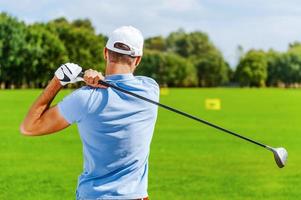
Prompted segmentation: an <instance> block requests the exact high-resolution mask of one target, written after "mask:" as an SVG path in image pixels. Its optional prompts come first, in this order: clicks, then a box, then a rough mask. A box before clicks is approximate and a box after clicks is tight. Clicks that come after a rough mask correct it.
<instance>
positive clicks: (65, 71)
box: [55, 63, 83, 86]
mask: <svg viewBox="0 0 301 200" xmlns="http://www.w3.org/2000/svg"><path fill="white" fill-rule="evenodd" d="M81 72H82V67H80V66H79V65H77V64H74V63H66V64H63V65H61V66H60V67H59V68H58V69H57V70H56V72H55V76H56V77H57V78H58V79H59V80H60V83H61V85H63V86H64V85H67V84H68V83H75V82H78V81H83V78H81V77H78V75H79V74H80V73H81Z"/></svg>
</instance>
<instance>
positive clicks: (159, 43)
mask: <svg viewBox="0 0 301 200" xmlns="http://www.w3.org/2000/svg"><path fill="white" fill-rule="evenodd" d="M144 48H145V49H149V50H157V51H166V50H167V46H166V41H165V38H163V37H162V36H156V37H151V38H148V39H146V40H145V41H144Z"/></svg>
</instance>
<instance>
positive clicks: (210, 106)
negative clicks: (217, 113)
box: [205, 99, 221, 110]
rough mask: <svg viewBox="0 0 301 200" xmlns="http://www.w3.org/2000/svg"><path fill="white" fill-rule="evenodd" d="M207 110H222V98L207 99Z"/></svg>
mask: <svg viewBox="0 0 301 200" xmlns="http://www.w3.org/2000/svg"><path fill="white" fill-rule="evenodd" d="M205 108H206V110H220V109H221V100H220V99H206V100H205Z"/></svg>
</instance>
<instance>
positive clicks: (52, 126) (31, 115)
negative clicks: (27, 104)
mask: <svg viewBox="0 0 301 200" xmlns="http://www.w3.org/2000/svg"><path fill="white" fill-rule="evenodd" d="M61 88H62V85H61V83H60V81H59V79H58V78H57V77H54V78H53V79H52V80H51V81H50V83H49V84H48V86H47V87H46V89H45V90H44V91H43V93H42V94H41V95H40V96H39V97H38V99H37V100H36V102H35V103H34V104H33V105H32V106H31V108H30V109H29V112H28V114H27V115H26V117H25V119H24V121H23V122H22V124H21V126H20V131H21V133H23V134H24V135H28V136H37V135H45V134H50V133H53V132H56V131H59V130H62V129H64V128H66V127H68V126H69V123H68V122H67V121H66V120H65V119H64V118H63V116H62V115H61V114H60V113H59V110H58V107H57V106H53V107H50V105H51V102H52V100H53V99H54V97H55V96H56V95H57V93H58V92H59V91H60V89H61Z"/></svg>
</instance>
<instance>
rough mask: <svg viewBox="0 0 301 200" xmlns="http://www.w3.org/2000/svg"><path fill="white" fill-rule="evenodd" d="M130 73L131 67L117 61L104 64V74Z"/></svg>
mask: <svg viewBox="0 0 301 200" xmlns="http://www.w3.org/2000/svg"><path fill="white" fill-rule="evenodd" d="M129 73H132V70H131V67H130V66H127V65H123V64H119V63H109V64H107V66H106V75H113V74H129Z"/></svg>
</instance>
